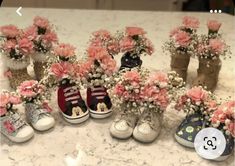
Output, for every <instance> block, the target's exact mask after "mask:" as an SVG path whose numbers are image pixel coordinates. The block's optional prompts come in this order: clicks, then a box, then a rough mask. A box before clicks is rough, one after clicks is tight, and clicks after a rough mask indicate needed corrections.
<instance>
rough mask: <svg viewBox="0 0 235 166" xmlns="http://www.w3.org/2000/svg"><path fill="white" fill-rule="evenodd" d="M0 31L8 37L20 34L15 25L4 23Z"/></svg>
mask: <svg viewBox="0 0 235 166" xmlns="http://www.w3.org/2000/svg"><path fill="white" fill-rule="evenodd" d="M0 30H1V33H2V34H3V35H4V36H6V37H8V38H15V37H16V36H18V35H19V34H20V30H19V29H18V27H17V26H15V25H5V26H2V27H0Z"/></svg>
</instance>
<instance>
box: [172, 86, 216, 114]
mask: <svg viewBox="0 0 235 166" xmlns="http://www.w3.org/2000/svg"><path fill="white" fill-rule="evenodd" d="M217 105H218V103H217V101H216V98H215V96H214V95H213V94H212V93H211V92H209V91H206V90H204V89H203V88H202V87H193V88H191V89H189V90H187V91H186V93H185V94H183V95H181V96H179V98H178V100H177V102H176V105H175V108H176V110H178V111H181V110H182V111H184V112H186V113H187V114H193V113H200V114H203V115H206V116H209V115H210V114H211V113H212V112H213V110H215V109H216V108H217Z"/></svg>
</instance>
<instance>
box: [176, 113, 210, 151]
mask: <svg viewBox="0 0 235 166" xmlns="http://www.w3.org/2000/svg"><path fill="white" fill-rule="evenodd" d="M205 124H206V121H205V118H204V117H203V115H202V114H201V113H198V112H197V113H193V114H189V115H187V116H186V118H185V119H184V120H183V121H182V123H181V124H180V125H179V127H178V128H177V129H176V133H175V139H176V141H177V142H178V143H179V144H181V145H184V146H186V147H190V148H194V139H195V137H196V135H197V133H198V132H199V131H200V130H201V129H202V128H204V127H205Z"/></svg>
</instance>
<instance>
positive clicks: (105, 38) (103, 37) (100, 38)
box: [90, 29, 120, 57]
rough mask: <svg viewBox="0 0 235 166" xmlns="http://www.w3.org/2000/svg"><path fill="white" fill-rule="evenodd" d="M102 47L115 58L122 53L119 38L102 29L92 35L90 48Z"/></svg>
mask: <svg viewBox="0 0 235 166" xmlns="http://www.w3.org/2000/svg"><path fill="white" fill-rule="evenodd" d="M93 46H95V47H101V48H104V49H106V51H107V52H108V54H109V55H110V56H112V57H113V56H114V55H116V54H118V53H119V52H120V48H119V43H118V38H117V37H115V36H114V35H111V33H110V32H109V31H107V30H105V29H101V30H98V31H95V32H93V33H92V38H91V40H90V47H93Z"/></svg>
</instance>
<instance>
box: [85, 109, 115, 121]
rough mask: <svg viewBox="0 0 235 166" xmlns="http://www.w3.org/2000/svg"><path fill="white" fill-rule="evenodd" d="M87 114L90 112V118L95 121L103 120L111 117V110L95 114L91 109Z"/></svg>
mask: <svg viewBox="0 0 235 166" xmlns="http://www.w3.org/2000/svg"><path fill="white" fill-rule="evenodd" d="M89 112H90V115H91V117H92V118H95V119H104V118H107V117H109V116H111V115H112V113H113V111H112V110H108V112H97V111H94V110H91V109H90V110H89Z"/></svg>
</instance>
